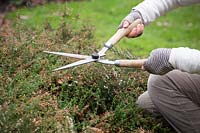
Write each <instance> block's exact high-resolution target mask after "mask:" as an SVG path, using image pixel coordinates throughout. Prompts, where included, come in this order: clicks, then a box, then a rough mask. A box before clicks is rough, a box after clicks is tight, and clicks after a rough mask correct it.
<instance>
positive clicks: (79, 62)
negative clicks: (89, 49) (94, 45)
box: [53, 58, 96, 71]
mask: <svg viewBox="0 0 200 133" xmlns="http://www.w3.org/2000/svg"><path fill="white" fill-rule="evenodd" d="M93 61H96V59H92V58H91V59H86V60H80V61H76V62H74V63H71V64H68V65H66V66H63V67H60V68H57V69H54V70H53V71H59V70H63V69H67V68H70V67H75V66H79V65H82V64H87V63H90V62H93Z"/></svg>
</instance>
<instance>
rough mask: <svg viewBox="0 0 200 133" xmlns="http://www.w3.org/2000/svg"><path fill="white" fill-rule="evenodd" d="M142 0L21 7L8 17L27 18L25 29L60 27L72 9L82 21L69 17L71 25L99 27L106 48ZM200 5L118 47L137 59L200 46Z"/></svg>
mask: <svg viewBox="0 0 200 133" xmlns="http://www.w3.org/2000/svg"><path fill="white" fill-rule="evenodd" d="M141 1H142V0H134V1H133V0H125V1H121V0H112V1H110V0H90V1H81V2H69V3H65V4H56V3H51V4H46V5H42V6H38V7H35V8H21V9H18V10H17V11H15V12H12V13H9V14H8V18H9V19H12V20H13V21H15V19H16V18H17V16H22V17H23V16H24V18H25V19H24V20H23V24H24V26H28V27H32V28H36V29H40V28H42V27H43V25H44V24H46V23H47V22H48V23H49V24H50V25H51V26H52V27H53V28H58V26H59V24H60V23H61V20H62V16H61V15H60V14H59V12H63V11H64V10H68V12H70V14H73V15H77V17H79V18H80V20H79V21H77V20H74V19H71V18H70V17H68V18H67V17H66V19H67V22H68V23H73V24H74V25H75V26H77V28H78V27H79V26H80V25H81V24H82V23H88V24H89V25H93V27H95V38H96V42H95V43H94V45H98V44H99V45H102V43H103V42H106V41H107V40H108V39H109V37H111V36H112V35H113V34H114V33H115V31H116V30H117V27H118V25H119V23H120V22H121V20H122V19H123V18H124V17H125V16H126V15H127V14H128V13H129V12H130V10H131V8H132V7H134V6H136V5H137V4H138V3H140V2H141ZM199 10H200V6H199V5H195V6H190V7H183V8H179V9H177V10H174V11H172V12H170V13H168V14H167V15H165V16H162V17H160V18H159V19H157V20H156V21H155V22H153V23H152V24H150V25H148V26H146V28H145V31H144V34H143V36H141V37H139V38H137V39H123V40H122V41H121V42H120V43H119V44H118V46H119V47H121V48H126V49H130V50H131V51H132V53H133V54H135V55H137V56H147V55H148V54H149V52H150V51H151V50H153V49H155V48H159V47H180V46H182V47H190V48H196V49H198V48H199V45H200V39H199V36H200V23H199V21H200V13H199Z"/></svg>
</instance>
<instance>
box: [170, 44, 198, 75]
mask: <svg viewBox="0 0 200 133" xmlns="http://www.w3.org/2000/svg"><path fill="white" fill-rule="evenodd" d="M169 62H170V63H171V65H172V66H173V67H174V68H175V69H179V70H181V71H185V72H188V73H199V74H200V51H199V50H196V49H190V48H183V47H180V48H173V49H172V51H171V54H170V57H169Z"/></svg>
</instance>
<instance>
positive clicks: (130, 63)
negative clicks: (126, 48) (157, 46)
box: [116, 59, 147, 68]
mask: <svg viewBox="0 0 200 133" xmlns="http://www.w3.org/2000/svg"><path fill="white" fill-rule="evenodd" d="M146 60H147V59H138V60H117V61H116V65H117V66H119V67H135V68H143V65H144V62H145V61H146Z"/></svg>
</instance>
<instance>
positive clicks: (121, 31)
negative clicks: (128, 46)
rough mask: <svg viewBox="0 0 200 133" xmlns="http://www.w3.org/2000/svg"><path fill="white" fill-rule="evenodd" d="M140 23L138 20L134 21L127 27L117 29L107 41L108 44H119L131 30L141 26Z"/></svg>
mask: <svg viewBox="0 0 200 133" xmlns="http://www.w3.org/2000/svg"><path fill="white" fill-rule="evenodd" d="M141 23H142V21H141V20H140V19H137V20H135V21H134V22H133V23H132V24H131V25H129V27H127V28H121V29H119V30H118V31H117V32H116V33H115V34H114V35H113V36H112V37H111V38H110V39H109V40H108V42H109V43H111V44H112V45H114V44H116V43H117V42H119V41H120V40H121V39H122V38H123V37H124V36H126V35H127V34H128V33H129V32H131V30H132V29H133V28H134V27H136V26H137V25H138V24H141Z"/></svg>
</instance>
